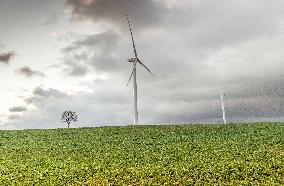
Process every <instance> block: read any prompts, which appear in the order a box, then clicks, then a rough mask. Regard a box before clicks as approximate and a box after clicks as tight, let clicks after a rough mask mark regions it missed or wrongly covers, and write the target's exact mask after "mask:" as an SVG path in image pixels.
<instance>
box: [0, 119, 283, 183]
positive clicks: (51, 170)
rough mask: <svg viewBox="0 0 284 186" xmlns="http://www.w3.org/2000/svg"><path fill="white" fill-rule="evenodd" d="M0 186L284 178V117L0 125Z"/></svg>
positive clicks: (209, 181) (245, 181) (247, 181)
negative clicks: (85, 125) (48, 126)
mask: <svg viewBox="0 0 284 186" xmlns="http://www.w3.org/2000/svg"><path fill="white" fill-rule="evenodd" d="M0 139H1V141H0V185H32V184H35V185H109V184H115V185H161V184H163V185H164V184H166V185H174V184H176V185H191V184H197V185H198V184H200V185H204V184H216V185H217V184H226V185H236V184H243V185H246V184H251V185H280V184H284V123H254V124H228V125H169V126H165V125H163V126H126V127H98V128H79V129H54V130H22V131H0Z"/></svg>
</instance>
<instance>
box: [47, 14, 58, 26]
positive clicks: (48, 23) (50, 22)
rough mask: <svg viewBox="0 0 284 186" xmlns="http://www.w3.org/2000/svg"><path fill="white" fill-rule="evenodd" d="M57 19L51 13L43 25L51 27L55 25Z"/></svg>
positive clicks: (56, 16)
mask: <svg viewBox="0 0 284 186" xmlns="http://www.w3.org/2000/svg"><path fill="white" fill-rule="evenodd" d="M58 19H59V16H58V14H57V13H53V14H51V15H50V16H49V17H48V19H47V20H46V21H45V22H44V25H46V26H48V25H52V24H55V23H57V21H58Z"/></svg>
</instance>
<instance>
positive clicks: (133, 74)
mask: <svg viewBox="0 0 284 186" xmlns="http://www.w3.org/2000/svg"><path fill="white" fill-rule="evenodd" d="M125 15H126V20H127V22H128V26H129V31H130V35H131V40H132V47H133V52H134V56H135V57H134V58H130V59H127V60H128V62H130V63H133V69H132V73H131V75H130V77H129V80H128V83H127V86H128V84H129V82H130V81H131V78H132V77H133V99H134V100H133V101H134V125H137V124H138V106H137V82H136V64H137V62H138V63H139V64H140V65H142V66H143V67H144V68H145V69H146V70H147V71H148V72H149V73H150V74H151V75H152V76H153V74H152V72H151V71H150V69H149V68H148V67H146V65H144V64H143V63H142V62H141V61H140V59H139V58H138V55H137V51H136V46H135V43H134V37H133V33H132V28H131V25H130V21H129V18H128V15H127V13H126V14H125Z"/></svg>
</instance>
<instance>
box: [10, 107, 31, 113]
mask: <svg viewBox="0 0 284 186" xmlns="http://www.w3.org/2000/svg"><path fill="white" fill-rule="evenodd" d="M26 110H27V108H26V107H25V106H17V107H11V108H9V111H10V112H24V111H26Z"/></svg>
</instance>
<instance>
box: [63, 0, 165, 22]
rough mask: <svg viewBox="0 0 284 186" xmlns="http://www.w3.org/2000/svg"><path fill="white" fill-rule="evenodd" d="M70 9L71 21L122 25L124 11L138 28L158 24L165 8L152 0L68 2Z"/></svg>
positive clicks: (77, 0)
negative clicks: (134, 21) (82, 20)
mask: <svg viewBox="0 0 284 186" xmlns="http://www.w3.org/2000/svg"><path fill="white" fill-rule="evenodd" d="M66 4H67V5H69V6H71V7H72V17H73V19H79V20H81V19H90V20H92V21H94V22H100V21H103V22H110V23H111V24H115V25H120V24H121V23H124V21H125V20H124V19H125V18H124V15H125V11H127V12H128V13H129V14H130V15H131V17H132V18H133V19H135V20H136V21H137V24H136V26H137V27H138V28H144V27H149V26H154V25H156V24H159V23H160V20H161V19H162V18H163V15H164V14H166V12H167V7H166V6H165V5H164V4H163V3H159V2H157V1H153V0H144V1H140V0H131V1H128V0H120V1H117V0H68V1H67V2H66Z"/></svg>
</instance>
